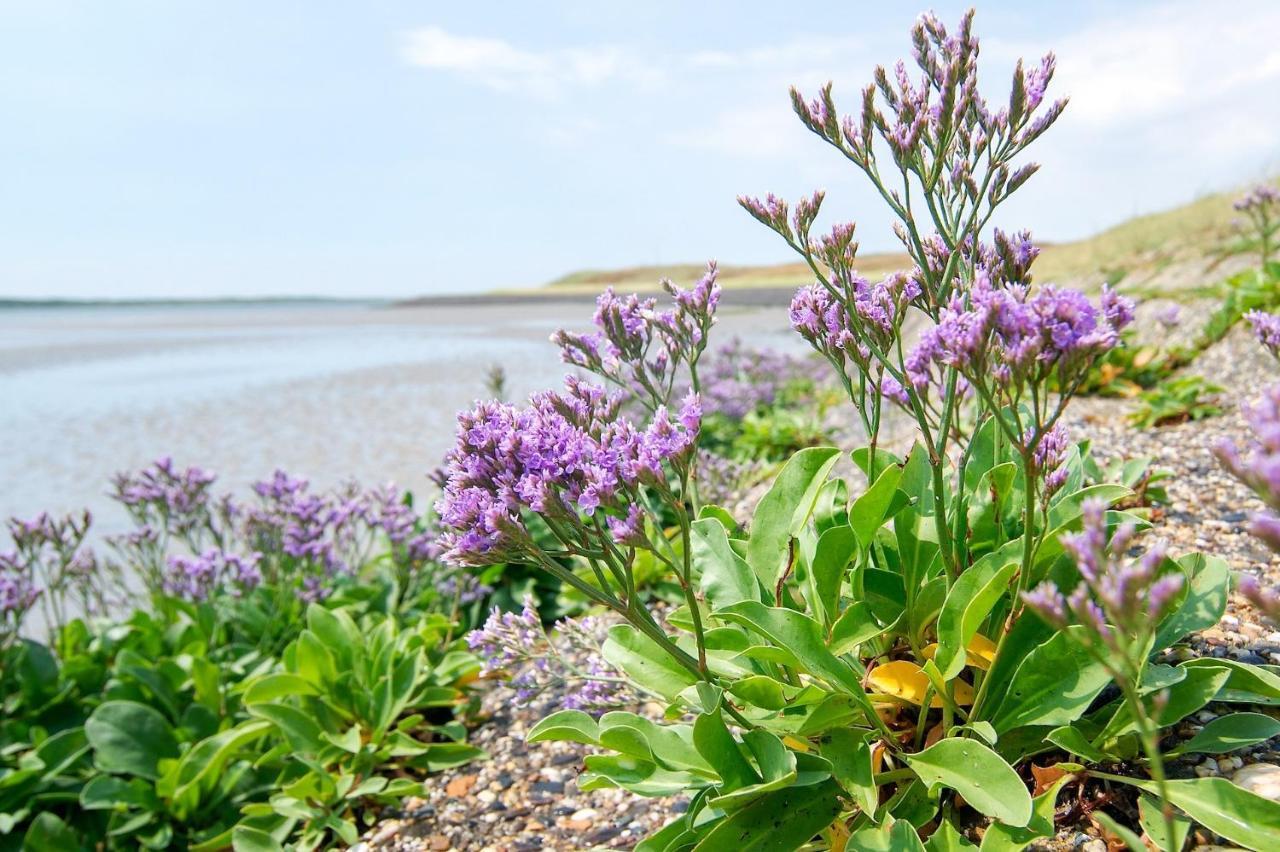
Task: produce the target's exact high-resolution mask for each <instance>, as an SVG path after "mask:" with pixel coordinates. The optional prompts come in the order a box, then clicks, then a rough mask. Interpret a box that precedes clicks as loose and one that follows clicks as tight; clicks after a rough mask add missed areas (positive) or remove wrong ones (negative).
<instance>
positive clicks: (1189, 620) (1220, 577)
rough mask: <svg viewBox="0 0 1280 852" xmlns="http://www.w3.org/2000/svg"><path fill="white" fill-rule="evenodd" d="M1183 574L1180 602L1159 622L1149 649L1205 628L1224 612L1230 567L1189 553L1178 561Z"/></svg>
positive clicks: (1218, 561) (1160, 646)
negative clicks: (1184, 586) (1183, 581)
mask: <svg viewBox="0 0 1280 852" xmlns="http://www.w3.org/2000/svg"><path fill="white" fill-rule="evenodd" d="M1178 566H1179V567H1180V568H1181V569H1182V571H1183V573H1184V574H1185V575H1186V577H1187V583H1186V587H1187V592H1186V595H1185V596H1184V597H1183V600H1182V603H1181V604H1180V605H1179V606H1178V608H1177V609H1176V610H1174V611H1173V612H1172V613H1170V614H1169V615H1167V616H1165V618H1164V620H1163V621H1161V622H1160V629H1159V630H1158V631H1157V632H1156V641H1155V645H1154V647H1153V648H1152V650H1153V651H1162V650H1164V649H1165V648H1168V647H1169V646H1170V645H1172V644H1173V643H1175V642H1177V641H1179V640H1181V639H1182V638H1183V637H1185V636H1187V635H1189V634H1191V633H1195V632H1196V631H1198V630H1206V629H1208V628H1210V627H1213V626H1214V625H1215V624H1217V623H1218V622H1219V621H1221V620H1222V615H1223V613H1225V612H1226V611H1227V593H1228V592H1229V591H1230V588H1231V570H1230V569H1229V568H1228V567H1227V563H1226V561H1224V560H1222V559H1220V558H1218V557H1216V556H1205V555H1204V554H1200V553H1191V554H1187V555H1186V556H1183V557H1182V558H1180V559H1179V560H1178Z"/></svg>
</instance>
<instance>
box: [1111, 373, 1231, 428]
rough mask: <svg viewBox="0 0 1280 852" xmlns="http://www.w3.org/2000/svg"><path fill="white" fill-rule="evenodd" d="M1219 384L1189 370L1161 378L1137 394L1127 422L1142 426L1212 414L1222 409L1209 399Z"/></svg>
mask: <svg viewBox="0 0 1280 852" xmlns="http://www.w3.org/2000/svg"><path fill="white" fill-rule="evenodd" d="M1219 393H1222V387H1221V386H1220V385H1215V384H1214V383H1213V382H1210V381H1208V380H1206V379H1205V378H1204V377H1203V376H1198V375H1196V374H1194V373H1189V374H1187V375H1183V376H1175V377H1172V378H1168V379H1165V380H1164V381H1162V382H1160V384H1158V385H1156V386H1155V387H1153V388H1152V389H1151V390H1149V391H1143V392H1142V393H1141V394H1140V395H1139V396H1138V400H1139V404H1138V407H1137V408H1136V409H1134V410H1133V411H1132V412H1130V414H1129V422H1130V423H1132V424H1134V425H1135V426H1139V427H1141V428H1144V429H1150V428H1152V427H1155V426H1167V425H1169V424H1171V423H1185V422H1187V421H1188V420H1191V421H1195V420H1203V419H1205V418H1206V417H1216V416H1217V415H1219V414H1221V413H1222V408H1221V407H1220V406H1218V405H1217V404H1215V403H1214V402H1213V401H1212V400H1211V399H1206V398H1205V397H1212V396H1213V395H1214V394H1219Z"/></svg>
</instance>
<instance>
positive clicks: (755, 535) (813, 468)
mask: <svg viewBox="0 0 1280 852" xmlns="http://www.w3.org/2000/svg"><path fill="white" fill-rule="evenodd" d="M839 458H840V451H839V450H837V449H835V448H834V447H809V448H806V449H803V450H800V451H799V452H797V453H796V454H795V455H793V456H792V457H791V458H790V459H789V460H788V461H787V463H786V465H784V466H783V468H782V471H781V472H780V473H779V474H778V477H777V479H775V480H774V482H773V485H772V486H771V487H770V488H769V490H768V492H766V493H765V495H764V496H763V497H762V498H760V503H759V505H757V506H756V511H755V516H754V517H753V519H752V521H751V538H750V539H748V541H747V564H748V565H750V566H751V570H752V571H754V572H755V575H756V576H757V577H759V578H760V582H761V583H763V584H764V586H765V588H767V589H772V588H773V587H774V585H775V584H776V583H777V580H778V572H779V571H780V570H781V569H782V563H783V560H784V558H785V557H786V555H787V551H788V549H789V547H790V542H791V539H792V538H793V537H795V536H797V535H799V534H800V530H801V529H803V528H804V525H805V522H806V521H807V520H808V519H809V514H810V513H811V512H812V511H813V505H814V502H815V501H816V500H817V499H818V492H819V491H820V490H821V489H822V484H823V483H824V482H826V479H827V475H828V474H829V473H830V472H831V468H832V467H834V466H835V463H836V461H838V460H839Z"/></svg>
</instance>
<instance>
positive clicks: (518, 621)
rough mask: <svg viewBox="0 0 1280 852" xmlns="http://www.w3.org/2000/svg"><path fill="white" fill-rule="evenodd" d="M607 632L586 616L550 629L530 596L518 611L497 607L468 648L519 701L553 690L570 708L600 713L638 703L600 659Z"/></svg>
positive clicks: (631, 690) (627, 686)
mask: <svg viewBox="0 0 1280 852" xmlns="http://www.w3.org/2000/svg"><path fill="white" fill-rule="evenodd" d="M604 628H605V625H604V623H603V622H602V621H600V619H598V618H594V617H591V616H587V617H585V618H578V619H573V618H566V619H563V620H561V621H559V622H557V623H556V624H555V626H554V628H553V629H552V630H550V631H549V630H547V628H546V627H545V626H544V625H543V624H542V621H541V619H540V618H539V616H538V612H537V610H536V609H535V608H534V603H533V600H532V599H531V598H527V599H526V600H525V603H524V608H523V609H522V610H521V611H520V612H519V613H514V612H505V613H504V612H501V611H499V610H498V609H494V610H493V612H492V613H490V615H489V618H488V619H487V620H486V621H485V623H484V625H483V626H482V627H481V628H479V629H478V630H473V631H472V632H471V633H469V634H468V635H467V645H468V646H469V647H470V648H471V650H472V652H474V653H475V654H477V655H479V656H480V657H481V658H482V659H483V661H484V668H483V669H482V670H481V677H492V676H499V677H502V678H504V679H506V680H507V683H508V685H509V686H510V687H511V688H512V689H514V690H515V698H516V701H518V702H520V703H522V704H523V703H528V702H530V701H534V700H537V699H538V698H540V697H542V696H543V695H544V694H545V693H548V692H551V693H553V694H556V695H558V696H559V704H560V706H562V707H564V708H566V709H570V710H583V711H586V712H589V713H594V714H596V715H599V714H600V713H604V712H606V711H608V710H612V709H614V708H616V707H620V706H625V705H627V704H632V703H634V702H635V700H636V694H635V692H634V688H633V687H632V685H630V684H629V683H628V682H627V681H626V680H625V679H624V678H623V677H622V676H621V673H620V672H618V671H617V670H616V669H614V668H613V667H612V666H610V665H609V664H608V663H607V662H606V661H605V659H604V658H603V657H602V656H600V646H601V645H602V644H603V642H604V638H605V629H604Z"/></svg>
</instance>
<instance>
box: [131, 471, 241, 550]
mask: <svg viewBox="0 0 1280 852" xmlns="http://www.w3.org/2000/svg"><path fill="white" fill-rule="evenodd" d="M215 480H216V477H215V476H214V475H213V474H212V473H210V472H209V471H206V470H204V469H203V468H199V467H188V468H178V467H175V466H174V463H173V459H171V458H169V457H168V456H162V457H161V458H159V459H157V460H156V461H155V462H153V463H152V464H151V466H150V467H146V468H143V469H142V470H140V471H137V472H135V473H125V472H121V473H118V474H116V476H115V478H114V480H113V481H112V493H111V496H112V497H113V498H114V499H115V500H116V502H118V503H119V504H120V505H122V506H124V507H125V508H126V509H127V510H128V511H129V513H130V514H131V515H132V516H133V518H134V520H135V521H136V522H137V523H138V524H139V525H144V524H145V525H148V526H153V527H156V528H159V529H163V530H165V531H167V532H169V533H170V534H173V535H180V536H192V535H193V534H196V535H198V534H200V533H202V532H203V529H202V528H204V527H206V526H207V525H208V524H209V523H210V522H211V518H212V516H213V513H214V511H215V510H216V509H217V508H219V503H218V500H217V498H216V497H215V496H214V494H213V483H214V481H215ZM223 501H224V502H223V503H222V504H221V508H223V509H224V510H225V512H226V513H227V514H234V511H233V509H232V507H231V504H230V502H229V500H227V499H226V498H223Z"/></svg>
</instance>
